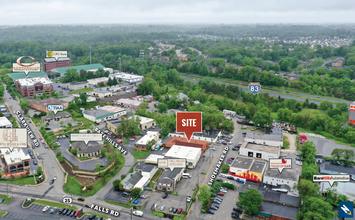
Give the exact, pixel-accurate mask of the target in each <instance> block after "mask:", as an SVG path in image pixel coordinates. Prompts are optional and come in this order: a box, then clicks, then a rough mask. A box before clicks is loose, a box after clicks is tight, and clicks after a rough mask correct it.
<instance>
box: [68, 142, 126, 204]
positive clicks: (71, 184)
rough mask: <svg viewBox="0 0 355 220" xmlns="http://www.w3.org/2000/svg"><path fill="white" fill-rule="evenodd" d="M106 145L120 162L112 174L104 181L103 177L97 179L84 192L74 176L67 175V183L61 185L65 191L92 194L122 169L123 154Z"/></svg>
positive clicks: (81, 194) (80, 194) (84, 195)
mask: <svg viewBox="0 0 355 220" xmlns="http://www.w3.org/2000/svg"><path fill="white" fill-rule="evenodd" d="M107 145H108V146H109V147H111V148H112V149H113V151H114V152H115V154H116V157H117V158H118V160H119V161H120V164H119V165H117V166H115V167H114V170H115V173H114V175H113V176H111V175H109V176H107V177H106V179H105V181H104V179H103V178H100V180H99V181H97V182H96V183H94V184H93V188H92V189H91V190H86V191H84V192H83V191H82V188H81V186H82V184H81V183H80V182H79V181H78V180H76V179H75V176H68V179H67V183H66V184H65V185H63V190H64V191H65V192H66V193H72V194H73V195H77V196H83V197H87V196H92V195H94V194H95V193H97V192H98V191H99V190H100V189H101V188H102V187H103V186H105V185H106V183H108V182H109V181H110V180H111V179H112V178H113V177H114V176H115V175H116V174H117V173H118V172H119V171H120V170H121V169H122V167H123V166H124V164H125V158H124V156H122V153H119V152H118V151H117V150H116V149H115V148H114V147H113V146H111V145H110V144H108V143H107Z"/></svg>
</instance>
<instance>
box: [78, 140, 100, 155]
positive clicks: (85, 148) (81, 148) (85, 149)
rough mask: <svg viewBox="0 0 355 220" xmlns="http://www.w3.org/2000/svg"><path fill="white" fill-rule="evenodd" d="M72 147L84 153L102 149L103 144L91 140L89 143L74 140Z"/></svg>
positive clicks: (79, 152)
mask: <svg viewBox="0 0 355 220" xmlns="http://www.w3.org/2000/svg"><path fill="white" fill-rule="evenodd" d="M72 148H76V149H78V154H82V153H87V154H89V153H94V152H97V151H99V150H101V149H102V146H101V144H99V143H97V142H96V141H90V142H89V143H88V145H86V144H85V143H84V142H83V141H77V142H74V143H73V145H72Z"/></svg>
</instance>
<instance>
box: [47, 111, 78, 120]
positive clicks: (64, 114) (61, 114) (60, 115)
mask: <svg viewBox="0 0 355 220" xmlns="http://www.w3.org/2000/svg"><path fill="white" fill-rule="evenodd" d="M66 116H70V117H71V114H70V113H68V112H58V113H57V114H49V115H45V116H42V120H44V119H47V118H57V117H66Z"/></svg>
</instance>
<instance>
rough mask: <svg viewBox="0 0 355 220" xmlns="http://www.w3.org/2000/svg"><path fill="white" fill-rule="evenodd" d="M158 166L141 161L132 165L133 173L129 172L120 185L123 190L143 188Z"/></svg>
mask: <svg viewBox="0 0 355 220" xmlns="http://www.w3.org/2000/svg"><path fill="white" fill-rule="evenodd" d="M157 170H158V167H157V166H156V165H153V164H146V163H145V162H143V161H141V162H139V163H138V164H137V165H136V166H135V167H134V173H129V174H128V175H127V176H126V178H124V179H123V180H122V185H123V188H124V189H125V190H129V191H131V190H132V189H134V188H140V189H142V190H143V188H144V186H146V185H148V183H149V181H150V180H151V179H152V178H153V176H154V174H155V173H156V172H157Z"/></svg>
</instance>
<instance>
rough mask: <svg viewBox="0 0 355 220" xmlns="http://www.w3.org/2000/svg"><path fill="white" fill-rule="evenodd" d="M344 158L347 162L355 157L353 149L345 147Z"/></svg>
mask: <svg viewBox="0 0 355 220" xmlns="http://www.w3.org/2000/svg"><path fill="white" fill-rule="evenodd" d="M343 158H344V160H345V163H346V164H349V162H350V161H352V160H354V159H355V153H354V151H353V150H348V149H344V154H343Z"/></svg>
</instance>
